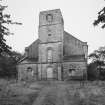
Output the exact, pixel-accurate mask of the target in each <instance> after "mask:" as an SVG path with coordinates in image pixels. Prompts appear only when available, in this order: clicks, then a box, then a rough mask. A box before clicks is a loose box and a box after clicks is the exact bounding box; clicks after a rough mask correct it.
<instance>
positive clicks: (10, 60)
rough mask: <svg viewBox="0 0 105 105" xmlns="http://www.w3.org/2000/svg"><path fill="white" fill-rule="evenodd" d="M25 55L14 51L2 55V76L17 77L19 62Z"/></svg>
mask: <svg viewBox="0 0 105 105" xmlns="http://www.w3.org/2000/svg"><path fill="white" fill-rule="evenodd" d="M22 57H23V55H22V54H21V53H19V52H16V51H12V52H11V56H1V57H0V77H16V76H17V69H16V65H17V62H18V61H19V60H20V59H21V58H22Z"/></svg>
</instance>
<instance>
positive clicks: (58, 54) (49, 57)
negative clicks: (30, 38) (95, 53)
mask: <svg viewBox="0 0 105 105" xmlns="http://www.w3.org/2000/svg"><path fill="white" fill-rule="evenodd" d="M87 54H88V45H87V42H83V41H81V40H79V39H77V38H75V37H74V36H72V35H71V34H69V33H68V32H66V31H65V30H64V21H63V17H62V13H61V11H60V9H55V10H49V11H42V12H40V14H39V28H38V39H36V40H35V41H34V42H33V43H32V44H31V45H30V46H28V47H26V48H25V57H24V58H23V59H21V60H20V61H19V62H18V64H17V70H18V79H19V80H20V81H21V80H32V81H36V80H73V79H84V78H86V75H87Z"/></svg>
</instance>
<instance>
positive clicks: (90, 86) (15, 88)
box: [0, 80, 105, 105]
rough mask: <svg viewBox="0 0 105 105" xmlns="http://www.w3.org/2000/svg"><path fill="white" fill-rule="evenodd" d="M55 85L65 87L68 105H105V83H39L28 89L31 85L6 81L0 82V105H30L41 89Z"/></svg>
mask: <svg viewBox="0 0 105 105" xmlns="http://www.w3.org/2000/svg"><path fill="white" fill-rule="evenodd" d="M55 84H57V85H60V86H63V87H66V89H67V93H69V94H68V100H70V105H105V81H88V82H85V83H82V82H79V81H67V82H66V81H65V82H61V81H60V82H56V81H55V82H52V83H50V82H45V81H40V82H36V83H33V86H31V87H32V88H30V85H31V84H28V85H24V84H23V83H16V82H9V81H6V80H0V105H9V104H11V105H32V103H33V102H34V101H35V99H36V98H37V97H38V94H39V92H40V91H41V89H42V88H43V87H45V86H54V85H55ZM34 85H35V86H34ZM6 102H7V103H8V104H6ZM17 103H18V104H17Z"/></svg>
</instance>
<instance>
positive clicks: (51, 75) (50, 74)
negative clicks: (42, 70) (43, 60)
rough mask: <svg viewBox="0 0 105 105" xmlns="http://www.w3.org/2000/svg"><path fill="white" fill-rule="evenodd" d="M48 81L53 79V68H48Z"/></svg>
mask: <svg viewBox="0 0 105 105" xmlns="http://www.w3.org/2000/svg"><path fill="white" fill-rule="evenodd" d="M47 79H53V68H52V67H48V68H47Z"/></svg>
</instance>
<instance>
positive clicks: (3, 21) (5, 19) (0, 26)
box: [0, 0, 21, 55]
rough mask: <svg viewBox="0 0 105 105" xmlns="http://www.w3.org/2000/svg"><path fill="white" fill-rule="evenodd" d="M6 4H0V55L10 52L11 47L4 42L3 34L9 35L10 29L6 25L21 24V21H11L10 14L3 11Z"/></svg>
mask: <svg viewBox="0 0 105 105" xmlns="http://www.w3.org/2000/svg"><path fill="white" fill-rule="evenodd" d="M1 1H2V0H1ZM6 8H7V6H3V5H1V4H0V55H2V53H4V52H6V53H8V54H11V47H10V46H8V45H7V44H6V39H5V38H4V36H9V35H10V34H12V33H10V30H9V28H8V27H7V25H9V24H18V25H21V23H18V22H13V21H12V20H11V15H10V14H6V13H4V11H5V9H6Z"/></svg>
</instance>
